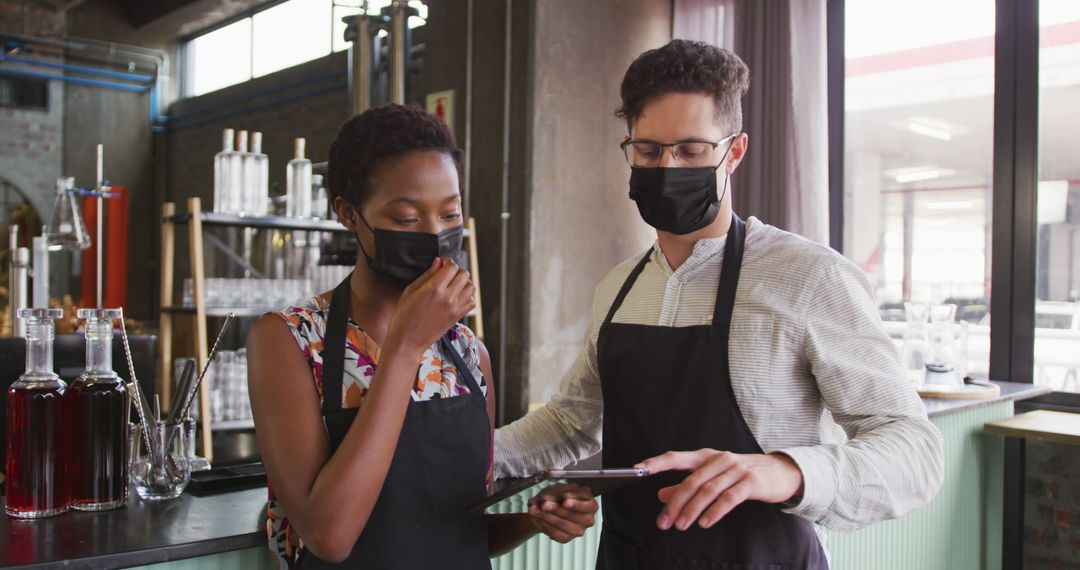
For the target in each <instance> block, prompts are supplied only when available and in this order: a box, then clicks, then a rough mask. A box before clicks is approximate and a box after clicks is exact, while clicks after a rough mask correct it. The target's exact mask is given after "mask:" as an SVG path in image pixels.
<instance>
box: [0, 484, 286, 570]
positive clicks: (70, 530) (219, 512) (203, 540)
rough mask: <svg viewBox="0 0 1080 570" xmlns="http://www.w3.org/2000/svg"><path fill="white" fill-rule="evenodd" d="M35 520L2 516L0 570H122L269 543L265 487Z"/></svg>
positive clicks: (135, 501) (133, 501) (133, 502)
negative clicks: (3, 569) (2, 569)
mask: <svg viewBox="0 0 1080 570" xmlns="http://www.w3.org/2000/svg"><path fill="white" fill-rule="evenodd" d="M131 495H132V496H131V497H129V498H128V504H127V506H126V507H124V508H121V509H115V510H112V511H105V512H100V513H84V512H79V511H69V512H67V513H64V514H62V515H59V516H55V517H50V518H47V519H40V520H18V519H13V518H11V517H8V516H6V515H4V514H2V513H0V537H2V538H0V544H3V545H4V547H3V548H0V567H9V566H15V567H24V568H123V567H128V566H137V565H143V564H155V563H158V562H168V561H170V560H178V559H181V558H191V557H195V556H206V555H209V554H216V553H219V552H227V551H231V550H240V549H244V548H251V547H253V546H262V545H265V544H266V531H265V530H264V528H265V527H264V524H265V513H266V488H258V489H247V490H242V491H232V492H227V493H220V494H216V495H207V496H203V497H196V496H193V495H191V494H190V493H184V494H183V495H181V496H180V498H178V499H175V500H172V501H165V502H162V503H149V502H146V501H141V500H139V499H138V497H135V496H134V491H132V493H131Z"/></svg>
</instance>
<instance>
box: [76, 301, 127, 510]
mask: <svg viewBox="0 0 1080 570" xmlns="http://www.w3.org/2000/svg"><path fill="white" fill-rule="evenodd" d="M78 315H79V318H80V319H86V372H84V373H83V374H82V376H79V377H78V378H77V379H75V381H73V382H72V383H71V386H70V387H69V388H68V400H70V406H71V430H72V434H73V438H74V439H73V441H72V447H71V475H70V480H71V485H72V488H71V507H72V508H74V509H78V510H81V511H103V510H107V509H115V508H117V507H122V506H123V505H124V503H125V502H126V501H127V489H128V473H129V471H128V450H127V432H128V416H129V413H130V412H129V411H130V409H131V400H130V398H131V396H130V394H129V393H128V391H127V387H125V386H124V382H123V381H122V380H121V379H120V376H118V375H117V374H116V372H114V371H113V369H112V340H113V322H114V320H115V319H119V318H122V313H121V312H120V309H79V312H78Z"/></svg>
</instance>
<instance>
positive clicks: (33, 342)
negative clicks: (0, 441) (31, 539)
mask: <svg viewBox="0 0 1080 570" xmlns="http://www.w3.org/2000/svg"><path fill="white" fill-rule="evenodd" d="M63 314H64V312H63V311H62V310H60V309H19V313H18V317H19V318H20V319H25V320H26V372H25V373H24V374H23V375H22V376H20V377H19V379H18V380H16V381H15V383H14V384H12V385H11V387H10V388H8V392H7V406H8V408H7V422H8V424H7V466H6V469H5V473H6V476H7V481H6V483H5V485H6V492H7V505H5V510H6V511H7V514H8V515H10V516H13V517H17V518H25V519H32V518H41V517H48V516H52V515H58V514H60V513H62V512H64V511H66V510H67V509H68V505H69V501H70V499H69V490H68V480H67V461H68V449H69V433H70V425H69V423H68V408H67V396H66V393H67V384H65V383H64V381H63V380H61V379H60V377H59V376H57V375H56V373H54V372H53V346H52V343H53V335H54V331H55V329H54V325H53V321H54V320H55V319H58V318H60V317H62V316H63Z"/></svg>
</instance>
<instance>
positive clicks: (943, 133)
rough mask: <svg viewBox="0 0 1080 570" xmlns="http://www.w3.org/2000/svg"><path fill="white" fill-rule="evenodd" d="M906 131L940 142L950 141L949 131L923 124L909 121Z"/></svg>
mask: <svg viewBox="0 0 1080 570" xmlns="http://www.w3.org/2000/svg"><path fill="white" fill-rule="evenodd" d="M908 130H909V131H911V132H913V133H917V134H920V135H925V136H928V137H931V138H935V139H938V140H942V141H950V140H952V133H950V132H949V131H947V130H945V129H940V128H937V127H932V126H930V125H927V124H925V123H920V122H916V121H911V122H909V123H908Z"/></svg>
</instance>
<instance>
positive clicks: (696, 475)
mask: <svg viewBox="0 0 1080 570" xmlns="http://www.w3.org/2000/svg"><path fill="white" fill-rule="evenodd" d="M635 467H638V468H641V467H644V468H645V469H648V470H649V473H650V474H656V473H661V472H664V471H693V473H691V474H690V475H688V476H687V477H686V479H684V480H683V482H682V483H680V484H678V485H673V486H671V487H664V488H663V489H660V492H659V493H658V496H659V498H660V502H662V503H664V505H665V506H664V509H663V510H662V511H661V512H660V516H659V518H657V519H656V526H657V527H659V528H660V529H661V530H668V529H670V528H671V527H672V526H674V527H675V528H677V529H679V530H686V529H688V528H690V525H692V524H694V521H697V522H698V524H699V525H701V527H702V528H709V527H711V526H713V525H714V524H716V521H719V520H720V519H722V518H724V516H726V515H727V514H728V513H730V512H731V510H732V509H734V508H735V507H737V506H738V505H740V504H742V503H743V502H744V501H762V502H765V503H782V502H784V501H787V500H789V499H791V498H792V497H794V496H796V495H801V494H802V485H803V478H802V472H801V471H799V467H798V466H797V465H796V464H795V462H794V461H792V459H791V458H790V457H788V456H786V455H783V454H780V453H774V454H770V455H741V454H737V453H730V452H727V451H716V450H714V449H699V450H697V451H669V452H667V453H665V454H663V455H658V456H656V457H652V458H649V459H646V460H645V461H643V462H641V463H639V464H638V465H635Z"/></svg>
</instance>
